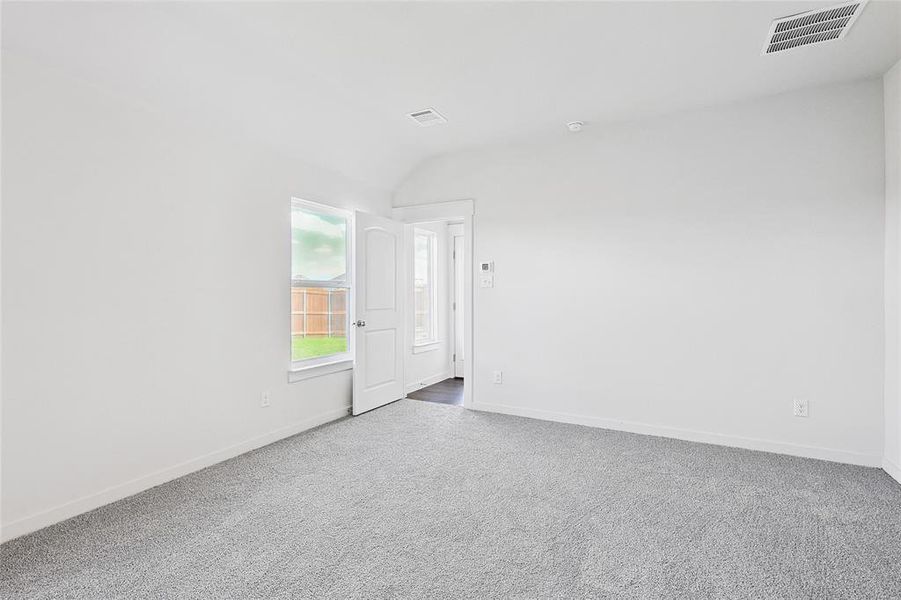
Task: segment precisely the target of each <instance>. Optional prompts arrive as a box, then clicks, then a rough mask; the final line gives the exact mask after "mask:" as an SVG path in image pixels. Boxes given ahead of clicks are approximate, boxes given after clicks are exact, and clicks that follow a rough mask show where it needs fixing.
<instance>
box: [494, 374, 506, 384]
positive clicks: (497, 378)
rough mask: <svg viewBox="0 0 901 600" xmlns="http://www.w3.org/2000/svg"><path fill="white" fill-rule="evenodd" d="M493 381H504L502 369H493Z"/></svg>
mask: <svg viewBox="0 0 901 600" xmlns="http://www.w3.org/2000/svg"><path fill="white" fill-rule="evenodd" d="M494 383H498V384H500V383H504V372H503V371H495V372H494Z"/></svg>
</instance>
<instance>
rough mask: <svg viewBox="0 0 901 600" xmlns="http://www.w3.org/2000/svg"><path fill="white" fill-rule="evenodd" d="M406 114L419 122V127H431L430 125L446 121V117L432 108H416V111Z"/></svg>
mask: <svg viewBox="0 0 901 600" xmlns="http://www.w3.org/2000/svg"><path fill="white" fill-rule="evenodd" d="M407 116H409V117H410V118H411V119H413V120H414V121H416V122H417V123H419V125H420V126H421V127H431V126H432V125H438V124H439V123H447V119H445V118H444V116H443V115H442V114H441V113H439V112H438V111H437V110H435V109H434V108H424V109H422V110H417V111H416V112H411V113H410V114H409V115H407Z"/></svg>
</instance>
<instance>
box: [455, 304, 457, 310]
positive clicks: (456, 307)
mask: <svg viewBox="0 0 901 600" xmlns="http://www.w3.org/2000/svg"><path fill="white" fill-rule="evenodd" d="M454 310H457V303H456V302H454Z"/></svg>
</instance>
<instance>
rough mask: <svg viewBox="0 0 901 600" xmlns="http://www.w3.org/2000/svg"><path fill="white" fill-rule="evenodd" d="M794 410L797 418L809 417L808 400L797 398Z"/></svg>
mask: <svg viewBox="0 0 901 600" xmlns="http://www.w3.org/2000/svg"><path fill="white" fill-rule="evenodd" d="M793 408H794V413H795V416H796V417H806V416H807V415H808V410H809V408H810V407H809V406H808V404H807V400H804V399H802V398H795V401H794V407H793Z"/></svg>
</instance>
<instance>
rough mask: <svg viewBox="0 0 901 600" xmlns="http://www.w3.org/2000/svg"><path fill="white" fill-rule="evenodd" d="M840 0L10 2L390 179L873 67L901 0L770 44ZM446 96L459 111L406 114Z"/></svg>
mask: <svg viewBox="0 0 901 600" xmlns="http://www.w3.org/2000/svg"><path fill="white" fill-rule="evenodd" d="M831 4H834V3H833V2H803V1H802V2H798V1H794V2H697V3H696V2H632V3H627V2H604V3H562V2H547V3H537V2H530V3H512V2H500V3H450V2H445V3H376V2H368V3H359V4H350V3H317V4H313V3H260V2H254V3H200V2H198V3H167V2H158V3H118V4H116V3H102V4H101V3H90V2H89V3H74V2H73V3H63V4H50V3H31V4H24V3H23V4H13V3H9V2H4V4H3V15H2V17H3V31H2V36H3V37H2V43H3V50H4V52H6V51H9V50H13V51H16V52H18V53H24V54H28V55H31V56H33V57H37V58H39V59H41V60H44V61H47V62H50V63H52V64H56V65H59V66H62V67H64V68H66V69H68V70H72V71H74V72H77V73H78V74H79V75H80V76H82V77H86V78H89V79H91V80H93V81H97V82H101V83H103V84H104V85H106V86H110V87H113V88H115V89H117V90H119V91H121V92H123V93H129V94H139V95H140V96H141V98H142V99H143V100H144V101H145V102H147V103H149V104H151V105H155V106H156V107H157V108H158V109H160V110H165V111H171V112H174V113H176V114H178V115H180V116H181V117H182V118H187V119H192V120H195V121H199V122H202V123H203V124H204V125H206V126H214V127H217V128H226V129H228V130H230V131H233V132H234V133H235V134H237V135H242V136H251V137H252V138H254V139H256V140H258V141H261V142H264V143H266V144H269V145H272V146H274V147H276V148H278V149H279V150H280V151H283V152H286V153H289V154H290V155H291V156H293V157H296V158H298V159H302V160H305V161H308V162H311V163H314V164H318V165H320V166H323V167H326V168H329V169H332V170H335V171H338V172H340V173H343V174H345V175H347V176H350V177H352V178H354V179H358V180H360V181H362V182H365V183H367V184H369V185H372V186H375V187H379V188H382V189H392V188H393V187H394V186H395V185H396V184H397V183H398V182H399V180H401V179H402V178H403V176H404V175H405V174H406V173H407V172H409V170H410V169H411V168H413V167H414V166H415V165H416V164H417V163H419V162H420V161H422V160H423V159H425V158H427V157H429V156H432V155H435V154H440V153H446V152H451V151H455V150H459V149H462V148H466V147H471V146H478V145H485V144H493V143H501V142H505V141H510V140H518V139H524V138H528V137H529V136H535V135H555V132H559V135H570V134H567V133H566V131H565V128H564V123H565V122H566V121H570V120H573V119H581V120H584V121H587V122H588V123H589V124H590V127H592V128H593V129H596V130H599V129H602V128H603V126H604V124H605V123H609V122H613V121H620V120H627V119H635V118H641V117H645V116H649V115H658V114H664V113H668V112H673V111H677V110H683V109H690V108H698V107H703V106H709V105H715V104H721V103H726V102H732V101H736V100H740V99H743V98H749V97H754V96H761V95H768V94H774V93H779V92H783V91H788V90H793V89H799V88H804V87H809V86H815V85H821V84H826V83H830V82H837V81H846V80H852V79H859V78H865V77H875V76H878V75H880V74H882V73H883V72H885V71H886V70H887V69H888V68H889V67H890V66H891V65H892V64H893V63H894V61H896V60H897V59H898V57H899V43H901V41H899V37H901V27H899V16H898V13H899V6H901V4H899V3H898V2H890V1H879V0H872V1H871V2H870V3H869V5H868V6H867V7H866V9H865V11H864V13H863V14H862V16H861V17H860V19H859V20H858V21H857V23H856V25H855V26H854V27H853V29H852V30H851V32H850V33H849V34H848V36H847V37H846V38H845V39H844V40H842V41H838V42H833V43H829V44H824V45H821V46H816V47H809V48H801V49H798V50H794V51H791V52H786V53H782V54H779V55H774V56H760V49H761V46H762V44H763V41H764V38H765V36H766V32H767V27H768V25H769V24H770V21H771V20H772V19H774V18H777V17H782V16H786V15H790V14H793V13H797V12H801V11H804V10H810V9H812V8H819V7H823V6H829V5H831ZM424 107H434V108H436V109H438V110H439V111H440V112H441V113H443V114H444V115H445V116H446V117H447V118H448V119H449V123H447V124H446V125H440V126H436V127H429V128H420V127H419V126H417V125H416V124H414V123H413V122H412V121H410V120H409V119H408V118H407V117H406V116H405V114H406V113H407V112H410V111H413V110H417V109H420V108H424Z"/></svg>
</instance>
